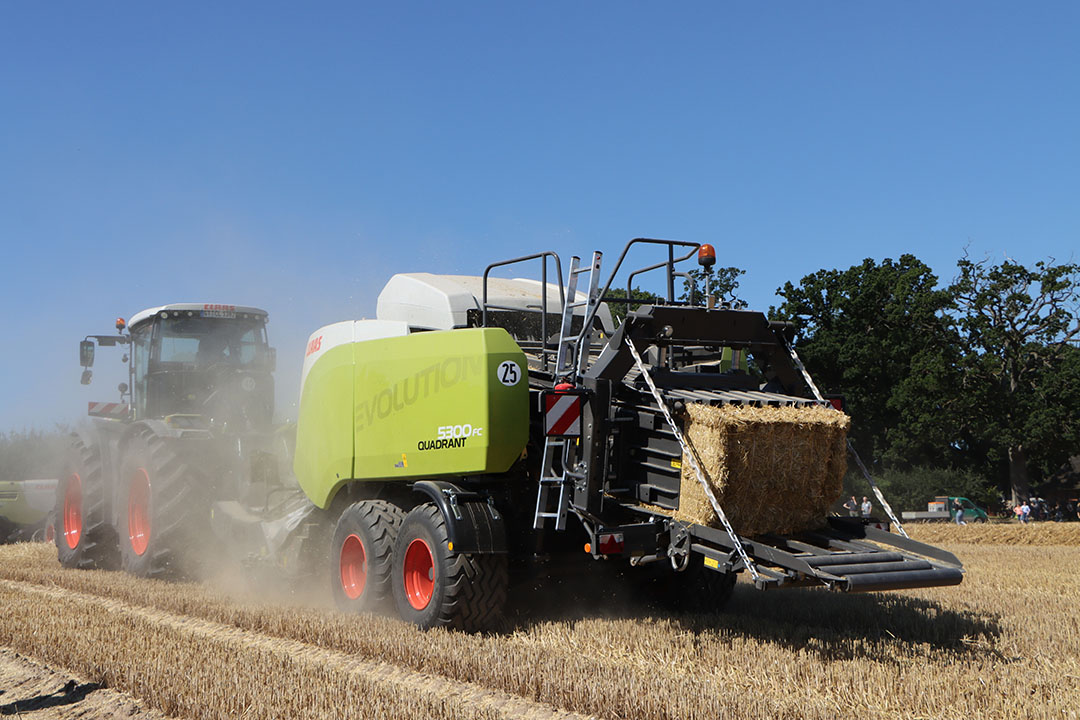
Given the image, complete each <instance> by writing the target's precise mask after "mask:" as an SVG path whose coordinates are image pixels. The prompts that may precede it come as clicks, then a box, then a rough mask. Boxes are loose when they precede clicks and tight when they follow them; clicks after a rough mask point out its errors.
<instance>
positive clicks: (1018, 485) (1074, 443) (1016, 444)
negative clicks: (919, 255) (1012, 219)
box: [950, 257, 1080, 501]
mask: <svg viewBox="0 0 1080 720" xmlns="http://www.w3.org/2000/svg"><path fill="white" fill-rule="evenodd" d="M957 267H958V270H959V274H958V276H957V278H956V279H955V280H954V281H953V284H952V286H951V287H950V292H951V294H952V295H953V296H954V297H955V300H956V308H957V322H958V325H959V327H960V329H961V331H962V334H963V341H964V350H965V353H964V358H963V371H964V377H963V383H964V389H965V390H966V391H968V392H970V393H971V394H972V396H974V397H976V398H978V400H979V405H980V411H979V412H978V413H974V414H973V415H972V423H973V425H974V426H975V427H977V429H978V433H979V435H981V437H982V438H983V440H984V442H985V444H986V445H987V446H988V461H989V462H991V463H993V462H994V461H995V460H997V461H998V462H1003V463H1004V464H1006V466H1007V487H1008V489H1009V490H1010V492H1011V495H1012V498H1013V500H1014V501H1016V500H1017V499H1020V498H1026V497H1027V496H1028V495H1030V492H1031V480H1032V477H1031V469H1032V464H1033V463H1034V465H1035V467H1037V468H1047V467H1051V466H1052V465H1053V464H1054V463H1057V464H1060V463H1061V461H1062V460H1063V459H1064V458H1066V457H1068V454H1069V453H1070V452H1077V451H1078V450H1080V428H1078V427H1077V425H1078V424H1080V421H1078V419H1077V407H1078V406H1077V404H1076V399H1077V398H1076V395H1077V392H1078V391H1077V389H1076V386H1077V383H1080V359H1078V358H1077V350H1076V348H1075V347H1072V346H1070V343H1073V342H1076V340H1077V339H1078V338H1080V266H1078V265H1076V264H1073V263H1065V264H1057V263H1054V262H1053V261H1050V262H1038V263H1036V264H1035V266H1034V267H1033V268H1028V267H1025V266H1024V265H1021V264H1019V263H1017V262H1014V261H1012V260H1005V261H1004V262H1002V263H1001V264H998V265H992V264H990V262H989V261H988V260H985V259H984V260H981V261H973V260H971V259H969V258H968V257H964V258H962V259H961V260H960V261H959V262H958V263H957ZM1002 484H1003V485H1006V483H1002Z"/></svg>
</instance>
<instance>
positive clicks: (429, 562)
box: [405, 538, 435, 610]
mask: <svg viewBox="0 0 1080 720" xmlns="http://www.w3.org/2000/svg"><path fill="white" fill-rule="evenodd" d="M434 594H435V559H434V558H433V557H432V556H431V548H430V547H428V544H427V543H426V542H424V541H423V540H421V539H420V538H416V539H415V540H413V541H412V542H411V543H409V547H408V548H407V549H406V550H405V597H406V598H408V600H409V604H410V605H412V606H413V608H414V609H416V610H423V609H424V608H426V607H427V606H428V603H430V602H431V596H432V595H434Z"/></svg>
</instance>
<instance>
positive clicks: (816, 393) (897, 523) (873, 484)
mask: <svg viewBox="0 0 1080 720" xmlns="http://www.w3.org/2000/svg"><path fill="white" fill-rule="evenodd" d="M784 344H785V345H786V347H787V351H788V353H790V354H791V360H792V362H794V363H795V367H796V368H798V369H799V372H801V373H802V376H803V380H805V381H806V384H807V385H809V386H810V389H811V390H812V391H813V393H814V397H815V398H817V400H818V402H821V403H824V402H825V398H824V397H822V395H821V391H820V390H818V388H817V385H815V384H814V381H813V380H812V379H811V378H810V373H809V372H807V370H806V366H805V365H803V363H802V360H800V359H799V356H798V354H797V353H796V352H795V348H793V347H791V345H788V344H787V343H786V342H785V343H784ZM847 449H848V452H850V453H851V457H853V458H855V464H856V465H858V466H859V470H860V471H862V474H863V477H864V478H866V482H868V483H870V489H871V490H872V491H873V492H874V496H875V497H877V499H878V502H879V503H881V507H883V508H885V512H886V513H887V514H888V515H889V519H890V520H892V523H893V525H895V526H896V530H897V532H899V533H900V534H901V535H903V536H904V537H908V534H907V531H906V530H904V526H903V525H901V524H900V520H898V519H897V517H896V513H894V512H893V509H892V506H891V505H889V501H888V500H886V499H885V496H884V495H883V494H882V492H881V489H880V488H879V487H878V485H877V483H876V482H874V478H873V477H872V476H871V475H870V471H869V470H867V469H866V465H864V464H863V461H862V458H861V457H859V453H857V452H855V446H854V445H852V444H851V440H850V439H848V441H847Z"/></svg>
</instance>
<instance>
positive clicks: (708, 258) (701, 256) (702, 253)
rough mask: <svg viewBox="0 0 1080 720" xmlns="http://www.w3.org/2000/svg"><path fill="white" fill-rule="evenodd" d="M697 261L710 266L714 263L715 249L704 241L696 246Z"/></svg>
mask: <svg viewBox="0 0 1080 720" xmlns="http://www.w3.org/2000/svg"><path fill="white" fill-rule="evenodd" d="M697 262H698V265H701V266H702V267H711V266H712V265H715V264H716V250H715V249H714V248H713V246H712V245H709V244H708V243H706V244H704V245H702V246H701V247H699V248H698V251H697Z"/></svg>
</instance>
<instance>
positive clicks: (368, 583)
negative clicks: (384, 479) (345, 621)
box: [328, 500, 405, 613]
mask: <svg viewBox="0 0 1080 720" xmlns="http://www.w3.org/2000/svg"><path fill="white" fill-rule="evenodd" d="M404 519H405V511H404V510H402V509H401V508H399V507H398V506H397V505H394V504H392V503H389V502H386V501H385V500H362V501H360V502H355V503H353V504H352V505H350V506H348V507H347V508H345V512H343V513H341V516H340V517H339V518H338V521H337V526H336V527H335V528H334V538H333V540H332V541H331V546H330V547H331V549H330V562H329V566H328V569H329V576H330V587H331V591H332V593H333V595H334V603H335V604H336V605H337V606H338V608H339V609H341V610H342V611H344V612H348V613H361V612H374V611H380V610H385V609H387V605H388V604H389V599H390V597H391V593H392V591H391V589H390V571H391V568H392V567H393V562H392V560H393V555H394V542H395V541H396V540H397V534H398V529H399V528H400V527H401V522H402V520H404Z"/></svg>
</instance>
